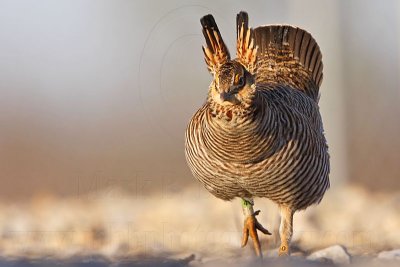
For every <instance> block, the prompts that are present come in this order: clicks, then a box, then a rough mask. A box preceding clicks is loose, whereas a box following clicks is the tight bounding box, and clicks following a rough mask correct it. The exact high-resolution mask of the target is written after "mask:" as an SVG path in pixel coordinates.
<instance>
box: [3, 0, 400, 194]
mask: <svg viewBox="0 0 400 267" xmlns="http://www.w3.org/2000/svg"><path fill="white" fill-rule="evenodd" d="M240 10H245V11H247V12H248V13H249V17H250V24H251V25H253V26H257V25H260V24H278V23H285V24H293V25H297V26H299V27H302V28H305V29H306V30H307V31H309V32H310V33H312V35H313V36H314V38H315V39H316V40H317V42H318V44H319V45H320V47H321V50H322V53H323V62H324V81H323V84H322V88H321V94H322V96H321V102H320V105H321V111H322V116H323V119H324V122H325V130H326V134H327V138H328V141H329V143H330V151H331V158H332V175H331V180H332V185H333V186H334V185H336V184H340V183H341V182H343V181H347V180H352V181H357V182H359V183H362V184H366V185H369V186H370V187H372V188H377V189H382V188H389V189H399V187H400V182H399V181H400V179H399V176H400V169H399V168H398V162H399V161H400V139H399V136H400V119H399V115H400V105H399V103H400V19H399V17H400V2H399V1H396V0H391V1H390V0H388V1H361V0H358V1H354V0H353V1H333V0H332V1H326V0H325V1H318V0H315V1H311V0H310V1H252V2H249V1H133V0H132V1H128V0H125V1H122V0H113V1H102V0H91V1H89V0H86V1H69V0H58V1H51V0H41V1H12V0H9V1H5V0H0V129H1V134H0V151H1V153H0V194H1V196H2V197H3V198H9V197H12V198H20V197H27V196H28V197H29V196H32V195H35V194H37V193H45V192H53V193H57V194H67V195H71V194H80V193H83V192H86V191H94V190H100V189H101V188H103V187H107V186H121V187H123V188H125V189H129V190H132V191H133V192H135V191H139V190H140V191H143V192H145V191H147V190H153V189H155V190H176V191H179V189H180V188H182V187H183V186H186V185H189V184H196V182H195V180H194V178H192V176H191V174H190V172H189V169H188V168H187V167H186V162H185V159H184V153H183V146H184V144H183V143H184V130H185V127H186V124H187V122H188V120H189V119H190V116H191V115H192V114H193V113H194V112H195V111H196V109H197V108H199V107H200V105H201V104H202V103H203V102H204V100H205V96H206V92H207V87H208V85H209V83H210V81H211V76H210V75H209V74H208V72H207V70H206V67H205V64H204V60H203V55H202V51H201V45H202V44H203V43H204V40H203V37H202V35H201V28H200V23H199V19H200V17H201V16H203V15H205V14H208V13H212V14H213V15H214V16H215V18H216V20H217V23H218V25H219V27H220V30H221V32H222V35H223V38H224V39H225V41H226V42H227V43H228V44H229V48H230V50H231V54H234V44H235V34H236V33H235V19H236V13H237V12H239V11H240Z"/></svg>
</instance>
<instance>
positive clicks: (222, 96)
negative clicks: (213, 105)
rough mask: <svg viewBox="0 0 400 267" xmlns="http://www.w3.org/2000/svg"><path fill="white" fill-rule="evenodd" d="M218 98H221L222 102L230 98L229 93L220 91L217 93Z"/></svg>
mask: <svg viewBox="0 0 400 267" xmlns="http://www.w3.org/2000/svg"><path fill="white" fill-rule="evenodd" d="M219 98H220V99H221V101H222V102H224V101H229V99H230V98H231V95H230V94H229V93H227V92H222V93H220V94H219Z"/></svg>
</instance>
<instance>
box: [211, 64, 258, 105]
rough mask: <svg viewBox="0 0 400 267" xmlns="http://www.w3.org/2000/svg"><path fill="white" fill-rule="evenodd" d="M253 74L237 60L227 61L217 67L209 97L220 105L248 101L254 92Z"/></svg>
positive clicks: (238, 103)
mask: <svg viewBox="0 0 400 267" xmlns="http://www.w3.org/2000/svg"><path fill="white" fill-rule="evenodd" d="M254 80H255V79H254V77H253V75H252V74H251V73H250V72H248V71H247V70H246V68H245V67H244V66H243V65H242V64H240V63H239V62H237V61H234V60H233V61H228V62H226V63H224V64H223V65H221V66H220V67H219V68H218V71H216V73H215V75H214V80H213V82H212V83H211V87H210V96H211V99H212V100H213V101H214V102H216V103H218V104H221V105H240V104H244V103H248V102H249V101H250V100H251V99H252V96H253V95H254V92H255V85H254Z"/></svg>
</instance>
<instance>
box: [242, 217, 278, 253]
mask: <svg viewBox="0 0 400 267" xmlns="http://www.w3.org/2000/svg"><path fill="white" fill-rule="evenodd" d="M259 213H260V211H259V210H257V211H256V212H254V213H253V214H251V215H249V216H247V218H246V219H245V220H244V226H243V237H242V247H244V246H246V244H247V241H248V239H249V235H250V237H251V239H252V240H253V244H254V249H255V251H256V255H257V256H258V257H262V252H261V244H260V240H259V239H258V233H257V230H259V231H261V232H262V233H263V234H266V235H271V233H270V232H269V231H268V230H267V229H265V228H264V227H263V226H262V225H261V224H260V223H259V222H258V221H257V219H256V216H257V215H258V214H259Z"/></svg>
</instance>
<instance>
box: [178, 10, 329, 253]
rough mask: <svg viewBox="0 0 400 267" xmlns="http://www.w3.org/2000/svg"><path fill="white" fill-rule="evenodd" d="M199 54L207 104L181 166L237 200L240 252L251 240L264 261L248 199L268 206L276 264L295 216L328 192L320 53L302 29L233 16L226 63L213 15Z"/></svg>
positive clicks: (194, 123)
mask: <svg viewBox="0 0 400 267" xmlns="http://www.w3.org/2000/svg"><path fill="white" fill-rule="evenodd" d="M200 22H201V25H202V32H203V35H204V38H205V42H206V44H205V45H204V46H203V47H202V48H203V52H204V59H205V63H206V65H207V69H208V71H209V72H210V74H211V75H212V81H211V84H210V86H209V88H208V92H207V97H206V101H205V103H204V104H203V105H202V106H201V107H200V108H199V109H198V110H197V112H195V113H194V115H193V116H192V118H191V119H190V121H189V123H188V126H187V128H186V131H185V158H186V161H187V164H188V166H189V168H190V170H191V173H192V174H193V176H194V177H195V178H196V179H197V180H198V181H200V183H202V184H203V185H204V187H205V188H206V189H207V190H208V191H209V192H210V193H211V194H212V195H214V196H215V197H217V198H220V199H222V200H226V201H231V200H233V199H235V198H240V199H241V204H242V209H243V213H244V223H243V234H242V244H241V246H242V247H244V246H245V245H246V244H247V243H248V239H249V236H250V238H251V239H252V240H253V245H254V251H255V254H256V255H257V256H259V257H261V258H262V250H261V245H260V240H259V237H258V232H257V231H260V232H262V233H264V234H266V235H270V234H271V232H270V231H269V230H267V229H266V228H264V227H263V226H262V225H261V223H260V222H259V221H258V220H257V217H256V216H257V215H258V214H259V213H260V211H259V210H257V211H254V198H267V199H270V200H271V201H272V202H274V203H276V204H277V206H278V208H279V213H280V226H279V236H280V246H279V249H278V254H279V256H289V255H290V242H291V239H292V235H293V216H294V214H295V212H296V211H300V210H304V209H306V208H307V207H309V206H311V205H316V204H319V203H320V201H321V200H322V198H323V196H324V194H325V192H326V190H328V188H329V187H330V181H329V172H330V160H329V157H330V156H329V151H328V144H327V140H326V137H325V132H324V128H323V123H322V118H321V114H320V111H319V105H318V102H319V98H320V92H319V88H320V86H321V83H322V79H323V64H322V54H321V51H320V48H319V46H318V44H317V42H316V41H315V39H314V38H313V37H312V36H311V34H310V33H308V32H307V31H305V30H303V29H301V28H298V27H295V26H290V25H266V26H259V27H256V28H250V27H249V18H248V14H247V13H246V12H244V11H241V12H240V13H238V14H237V16H236V32H237V36H236V37H237V38H236V58H234V59H231V57H230V53H229V50H228V48H227V46H226V44H225V42H224V41H223V39H222V36H221V33H220V31H219V29H218V26H217V24H216V22H215V19H214V17H213V16H212V15H211V14H209V15H206V16H204V17H202V18H201V20H200Z"/></svg>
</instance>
